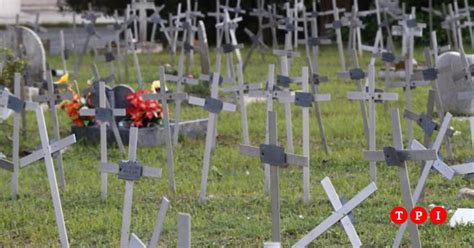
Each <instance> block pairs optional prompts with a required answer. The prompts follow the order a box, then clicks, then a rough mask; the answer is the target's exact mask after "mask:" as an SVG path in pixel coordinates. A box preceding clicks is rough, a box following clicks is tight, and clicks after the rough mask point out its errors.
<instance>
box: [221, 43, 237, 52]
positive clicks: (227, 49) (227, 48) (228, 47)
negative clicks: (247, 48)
mask: <svg viewBox="0 0 474 248" xmlns="http://www.w3.org/2000/svg"><path fill="white" fill-rule="evenodd" d="M235 48H236V46H234V45H232V44H224V45H223V46H222V51H223V52H224V53H231V52H233V51H234V50H235Z"/></svg>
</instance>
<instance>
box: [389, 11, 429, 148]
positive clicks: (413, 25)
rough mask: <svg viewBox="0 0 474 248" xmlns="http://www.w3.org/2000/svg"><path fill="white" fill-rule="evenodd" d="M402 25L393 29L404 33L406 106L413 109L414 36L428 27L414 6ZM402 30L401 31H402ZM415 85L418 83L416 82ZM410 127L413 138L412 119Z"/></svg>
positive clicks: (409, 132) (419, 34) (408, 124)
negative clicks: (416, 14) (422, 21)
mask: <svg viewBox="0 0 474 248" xmlns="http://www.w3.org/2000/svg"><path fill="white" fill-rule="evenodd" d="M399 24H400V25H401V26H396V27H394V28H393V30H392V34H402V35H403V39H402V41H403V44H404V45H403V47H402V55H403V56H406V57H405V58H406V59H405V84H404V90H405V105H406V106H405V108H406V109H408V110H409V111H411V109H412V107H411V90H412V88H413V79H412V74H413V53H414V36H415V35H416V36H421V35H422V34H423V28H425V27H426V24H424V23H417V22H416V17H415V8H412V14H411V15H409V16H408V18H407V19H406V20H402V21H400V22H399ZM400 31H401V33H400ZM415 86H417V85H416V83H415ZM407 129H408V133H407V134H408V140H409V141H411V140H413V122H412V121H411V120H408V121H407Z"/></svg>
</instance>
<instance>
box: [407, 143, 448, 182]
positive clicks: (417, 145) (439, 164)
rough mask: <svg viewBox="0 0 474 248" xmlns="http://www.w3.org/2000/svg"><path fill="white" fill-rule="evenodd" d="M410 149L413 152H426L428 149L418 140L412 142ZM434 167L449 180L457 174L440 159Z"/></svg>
mask: <svg viewBox="0 0 474 248" xmlns="http://www.w3.org/2000/svg"><path fill="white" fill-rule="evenodd" d="M410 148H411V149H412V150H426V147H425V146H424V145H422V144H421V143H420V142H419V141H418V140H416V139H414V140H413V141H412V143H411V145H410ZM433 167H434V168H435V169H436V170H437V171H438V172H439V173H441V175H443V176H444V177H445V178H447V179H448V180H451V179H452V178H453V176H454V174H455V170H454V169H453V168H451V167H449V166H448V165H447V164H445V163H444V162H443V161H442V160H441V159H439V157H438V158H437V159H436V160H434V161H433Z"/></svg>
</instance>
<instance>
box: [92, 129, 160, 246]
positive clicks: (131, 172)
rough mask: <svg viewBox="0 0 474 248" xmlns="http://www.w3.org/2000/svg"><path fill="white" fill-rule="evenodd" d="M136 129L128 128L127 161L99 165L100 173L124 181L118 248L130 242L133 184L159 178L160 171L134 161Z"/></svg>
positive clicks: (136, 138)
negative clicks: (113, 175) (115, 176)
mask: <svg viewBox="0 0 474 248" xmlns="http://www.w3.org/2000/svg"><path fill="white" fill-rule="evenodd" d="M137 140H138V128H136V127H132V128H130V138H129V144H128V160H122V161H120V162H118V164H111V163H101V165H100V171H101V172H102V173H114V174H118V178H119V179H122V180H125V194H124V201H123V215H122V231H121V236H120V247H121V248H127V247H128V243H129V240H130V237H129V236H130V218H131V215H132V201H133V184H134V182H135V181H138V180H140V179H141V178H142V177H161V169H160V168H155V167H149V166H144V165H142V163H140V162H139V161H137V160H136V154H137Z"/></svg>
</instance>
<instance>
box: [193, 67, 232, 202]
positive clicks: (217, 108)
mask: <svg viewBox="0 0 474 248" xmlns="http://www.w3.org/2000/svg"><path fill="white" fill-rule="evenodd" d="M219 79H220V77H219V73H213V74H212V76H211V78H210V80H209V82H211V96H210V97H206V99H203V98H199V97H194V96H190V97H189V99H188V102H189V104H191V105H196V106H200V107H203V108H204V110H206V111H207V112H209V121H208V124H207V131H206V146H205V148H204V159H203V165H202V175H201V191H200V193H199V202H204V201H205V199H206V190H207V177H208V174H209V164H210V162H211V150H212V146H213V144H214V142H215V139H216V129H217V127H216V124H217V117H218V115H219V113H220V112H222V111H227V112H235V110H236V106H235V105H234V104H230V103H226V102H223V101H222V100H219V96H218V93H219V92H218V91H219Z"/></svg>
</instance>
